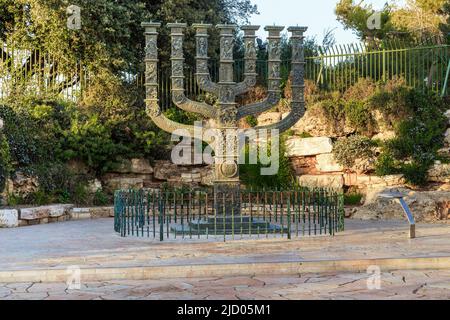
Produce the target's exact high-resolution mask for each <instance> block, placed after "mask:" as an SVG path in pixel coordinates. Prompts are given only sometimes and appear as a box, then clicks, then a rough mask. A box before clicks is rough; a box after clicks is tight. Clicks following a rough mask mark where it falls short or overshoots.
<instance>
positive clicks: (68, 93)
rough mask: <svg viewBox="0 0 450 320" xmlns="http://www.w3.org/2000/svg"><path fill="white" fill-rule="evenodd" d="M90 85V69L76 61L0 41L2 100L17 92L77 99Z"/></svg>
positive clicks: (0, 94)
mask: <svg viewBox="0 0 450 320" xmlns="http://www.w3.org/2000/svg"><path fill="white" fill-rule="evenodd" d="M89 86H90V77H89V71H88V69H87V67H86V66H84V65H83V64H82V63H81V62H79V61H77V60H71V59H67V58H66V57H63V56H55V55H52V54H50V53H48V52H46V51H45V50H41V49H37V48H22V47H17V46H16V44H15V43H14V42H10V41H8V42H5V43H1V42H0V100H2V99H5V98H7V97H8V96H11V95H14V94H18V93H19V94H41V93H45V94H55V95H59V96H60V97H61V98H63V99H66V100H71V101H75V100H76V99H77V98H78V97H80V95H81V94H82V93H83V89H85V88H87V87H89Z"/></svg>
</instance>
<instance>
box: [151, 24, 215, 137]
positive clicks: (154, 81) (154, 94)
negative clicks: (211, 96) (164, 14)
mask: <svg viewBox="0 0 450 320" xmlns="http://www.w3.org/2000/svg"><path fill="white" fill-rule="evenodd" d="M142 26H143V27H144V28H145V43H146V46H145V66H146V70H145V95H146V99H145V104H146V111H147V114H148V115H149V116H150V118H151V119H152V121H153V122H154V123H155V124H156V125H157V126H158V127H159V128H161V129H162V130H164V131H167V132H168V133H174V132H175V131H184V132H186V133H189V135H191V136H194V133H195V127H194V126H190V125H185V124H181V123H177V122H175V121H172V120H170V119H168V118H167V117H166V116H165V115H164V114H163V113H162V111H161V108H160V106H159V99H158V73H157V69H158V46H157V40H158V32H157V29H158V28H159V27H160V26H161V24H160V23H155V22H150V23H142ZM205 142H207V143H210V142H211V141H205Z"/></svg>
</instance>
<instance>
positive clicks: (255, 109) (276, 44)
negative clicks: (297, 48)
mask: <svg viewBox="0 0 450 320" xmlns="http://www.w3.org/2000/svg"><path fill="white" fill-rule="evenodd" d="M264 29H265V30H266V31H268V32H269V36H268V37H267V39H268V46H267V50H268V55H269V60H268V96H267V98H266V99H265V100H263V101H261V102H257V103H252V104H249V105H245V106H242V107H241V108H239V110H238V114H237V117H238V119H241V118H243V117H246V116H250V115H256V114H258V113H262V112H264V111H267V110H269V109H271V108H272V107H274V106H276V105H277V104H278V102H279V101H280V96H281V90H280V82H281V77H280V68H281V49H280V47H281V46H280V40H281V36H280V32H281V31H283V29H284V27H278V26H267V27H265V28H264ZM246 47H247V46H246ZM253 47H254V39H253ZM255 57H256V53H255ZM253 62H255V64H256V60H255V61H253V59H250V64H249V68H253ZM246 68H247V65H246ZM255 71H256V69H255ZM255 74H256V73H255ZM248 75H249V76H250V75H252V73H248ZM255 82H256V76H255Z"/></svg>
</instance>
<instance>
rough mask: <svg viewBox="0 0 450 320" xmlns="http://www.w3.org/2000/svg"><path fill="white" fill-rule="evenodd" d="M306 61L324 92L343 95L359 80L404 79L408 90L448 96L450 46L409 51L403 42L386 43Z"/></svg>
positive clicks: (327, 53) (325, 53)
mask: <svg viewBox="0 0 450 320" xmlns="http://www.w3.org/2000/svg"><path fill="white" fill-rule="evenodd" d="M319 52H320V54H319V55H318V56H317V57H307V58H306V60H307V64H306V66H307V67H306V75H307V78H308V79H311V80H315V81H316V83H317V84H318V85H319V86H320V87H321V88H325V89H331V90H339V91H344V90H346V89H347V88H349V87H350V86H352V85H353V84H354V83H355V82H357V81H358V79H359V78H370V79H373V80H375V81H387V80H389V79H393V78H395V77H402V78H403V79H404V80H405V81H406V84H407V85H408V86H411V87H414V88H417V89H423V90H425V89H429V90H432V91H435V92H436V93H439V94H442V95H445V94H447V91H448V88H447V86H448V82H446V80H447V79H448V74H447V69H448V68H449V66H450V46H448V45H445V44H432V43H423V44H421V45H417V46H411V47H408V46H406V45H405V44H403V43H401V42H398V41H397V42H396V41H390V42H383V43H381V44H380V45H379V46H377V47H372V48H370V47H367V46H366V45H364V44H352V45H338V46H334V47H331V48H328V49H326V50H324V49H321V50H319Z"/></svg>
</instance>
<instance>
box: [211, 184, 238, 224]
mask: <svg viewBox="0 0 450 320" xmlns="http://www.w3.org/2000/svg"><path fill="white" fill-rule="evenodd" d="M214 209H215V214H217V215H218V216H223V215H224V216H229V217H231V216H239V215H240V214H241V186H240V183H239V182H234V181H230V182H216V183H214Z"/></svg>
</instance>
